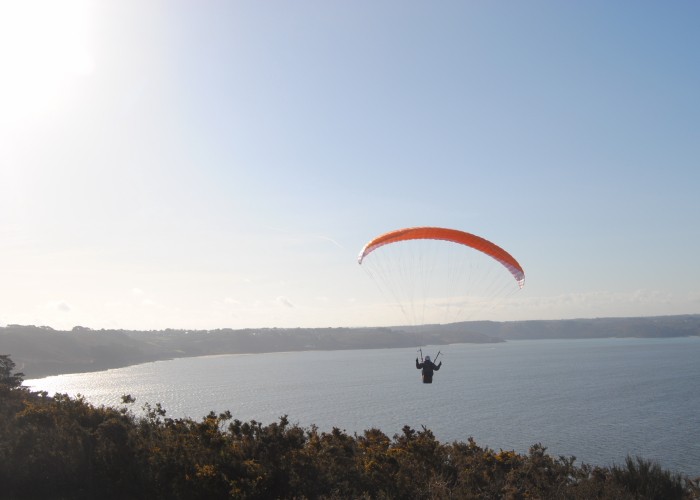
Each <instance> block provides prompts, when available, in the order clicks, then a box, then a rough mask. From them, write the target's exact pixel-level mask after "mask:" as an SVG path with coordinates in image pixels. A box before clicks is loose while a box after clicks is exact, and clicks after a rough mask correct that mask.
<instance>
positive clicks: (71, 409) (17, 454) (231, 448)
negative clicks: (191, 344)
mask: <svg viewBox="0 0 700 500" xmlns="http://www.w3.org/2000/svg"><path fill="white" fill-rule="evenodd" d="M7 361H9V358H8V360H5V363H6V365H5V366H6V367H8V368H9V372H11V371H12V368H13V366H11V363H8V362H7ZM10 386H12V387H14V390H5V391H0V484H1V485H2V490H1V491H2V492H1V496H2V497H3V498H8V499H19V498H22V499H24V498H63V499H83V498H85V499H87V498H101V499H104V500H109V499H121V498H133V499H141V498H143V499H199V498H201V499H218V498H240V499H270V498H290V499H291V498H297V499H341V498H343V499H344V498H357V499H447V498H467V499H469V498H483V499H524V498H538V499H561V498H564V499H590V498H597V499H607V498H610V499H612V498H615V499H653V498H659V499H674V498H678V499H691V498H698V491H699V490H698V481H697V480H694V481H691V480H689V479H688V478H685V477H682V476H680V475H677V474H671V473H669V472H667V471H663V470H662V469H661V468H660V467H659V466H658V465H657V464H654V463H651V462H647V461H644V460H642V459H637V460H636V461H634V460H632V459H629V458H628V460H627V463H626V467H612V468H601V467H591V466H588V465H585V464H583V465H581V466H576V465H575V459H574V457H569V458H565V457H559V458H554V457H552V456H550V455H548V454H547V453H546V448H545V447H543V446H542V445H540V444H536V445H533V446H532V447H531V448H530V450H529V452H528V453H527V454H519V453H516V452H515V451H507V450H500V451H494V450H491V449H489V448H483V447H481V446H478V445H477V444H476V443H475V442H474V440H473V439H471V438H470V439H469V440H468V441H467V442H466V443H463V442H454V443H451V444H445V443H440V442H439V441H437V440H436V439H435V437H434V435H433V433H432V432H431V431H430V430H428V429H426V428H422V429H421V430H415V429H412V428H410V427H404V428H403V430H402V432H401V433H400V434H397V435H395V436H393V438H390V437H388V436H386V435H385V434H384V433H382V432H381V431H380V430H378V429H369V430H366V431H364V433H363V434H361V435H349V434H348V433H347V432H345V431H344V430H341V429H337V428H336V429H333V430H332V431H330V432H320V431H319V430H318V428H316V427H315V426H312V427H311V428H302V427H300V426H298V425H295V424H292V423H290V421H289V419H288V417H287V416H282V417H280V418H279V420H278V421H277V422H275V423H272V424H269V425H263V424H261V423H260V422H256V421H254V420H252V421H250V422H241V421H240V420H237V419H234V418H233V416H232V415H231V413H230V412H224V413H220V414H216V413H214V412H210V413H209V414H208V415H206V416H204V417H203V418H202V419H201V420H199V421H197V420H193V419H189V418H183V419H173V418H169V417H168V415H167V412H166V411H165V409H163V408H162V407H161V405H159V404H156V405H155V406H151V405H150V404H148V403H147V404H145V405H144V406H143V409H144V416H143V417H135V416H134V415H133V414H132V413H131V412H130V411H129V410H127V409H126V408H125V407H122V408H120V409H115V408H108V407H94V406H92V405H90V404H89V403H87V402H86V401H85V400H84V399H83V398H81V397H77V398H70V397H68V396H66V395H61V394H56V395H55V396H53V397H49V396H48V395H47V394H46V393H31V392H29V391H27V390H22V389H21V388H19V389H18V388H17V387H16V386H13V385H12V384H10ZM122 402H123V403H124V404H125V405H126V404H133V403H134V398H132V397H131V396H128V395H125V396H124V397H123V398H122Z"/></svg>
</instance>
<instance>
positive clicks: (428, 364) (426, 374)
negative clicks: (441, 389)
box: [416, 348, 442, 384]
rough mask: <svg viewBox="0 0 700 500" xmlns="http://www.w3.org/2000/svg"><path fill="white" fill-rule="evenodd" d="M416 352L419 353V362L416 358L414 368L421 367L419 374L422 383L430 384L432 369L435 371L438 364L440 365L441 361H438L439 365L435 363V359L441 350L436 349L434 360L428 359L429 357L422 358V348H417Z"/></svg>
mask: <svg viewBox="0 0 700 500" xmlns="http://www.w3.org/2000/svg"><path fill="white" fill-rule="evenodd" d="M418 352H419V353H420V364H419V363H418V359H416V368H422V370H421V375H422V377H423V383H424V384H432V383H433V371H437V370H439V369H440V366H442V362H440V364H439V365H436V364H435V361H437V359H438V357H439V356H440V353H441V351H438V353H437V356H435V359H434V360H432V361H431V360H430V357H428V359H426V360H423V349H422V348H418Z"/></svg>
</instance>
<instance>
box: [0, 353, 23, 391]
mask: <svg viewBox="0 0 700 500" xmlns="http://www.w3.org/2000/svg"><path fill="white" fill-rule="evenodd" d="M14 369H15V362H14V361H12V359H10V356H9V355H8V354H0V387H2V386H4V387H6V388H10V389H13V388H17V387H19V386H21V385H22V381H23V380H24V373H12V372H13V371H14Z"/></svg>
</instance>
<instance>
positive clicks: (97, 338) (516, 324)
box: [0, 315, 700, 378]
mask: <svg viewBox="0 0 700 500" xmlns="http://www.w3.org/2000/svg"><path fill="white" fill-rule="evenodd" d="M695 335H700V315H682V316H661V317H647V318H644V317H641V318H596V319H575V320H553V321H512V322H492V321H478V322H463V323H452V324H448V325H429V326H422V327H393V328H311V329H306V328H292V329H286V328H261V329H245V330H232V329H220V330H197V331H192V330H173V329H168V330H162V331H128V330H91V329H88V328H84V327H79V326H78V327H75V328H73V329H72V330H71V331H59V330H54V329H52V328H49V327H45V326H22V325H8V326H6V327H0V354H8V355H10V356H12V359H13V360H14V361H15V363H16V364H17V369H18V370H19V371H21V372H23V373H24V374H25V377H26V378H39V377H45V376H49V375H56V374H61V373H77V372H87V371H99V370H106V369H109V368H119V367H123V366H129V365H133V364H138V363H145V362H149V361H157V360H163V359H173V358H179V357H188V356H205V355H214V354H239V353H262V352H279V351H302V350H342V349H381V348H399V347H412V346H417V345H444V344H456V343H470V342H479V343H488V342H504V341H508V340H526V339H582V338H604V337H645V338H649V337H683V336H695Z"/></svg>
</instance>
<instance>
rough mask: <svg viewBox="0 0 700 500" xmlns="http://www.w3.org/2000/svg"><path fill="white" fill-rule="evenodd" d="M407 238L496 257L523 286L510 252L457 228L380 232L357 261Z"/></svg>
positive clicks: (523, 282) (516, 262)
mask: <svg viewBox="0 0 700 500" xmlns="http://www.w3.org/2000/svg"><path fill="white" fill-rule="evenodd" d="M408 240H444V241H451V242H453V243H458V244H461V245H466V246H468V247H471V248H473V249H475V250H478V251H480V252H483V253H485V254H486V255H489V256H490V257H493V258H494V259H496V260H497V261H498V262H500V263H501V264H503V265H504V266H505V267H506V268H507V269H508V270H509V271H510V273H511V274H512V275H513V277H514V278H515V280H516V281H517V282H518V286H519V287H520V288H522V287H523V286H525V271H523V268H522V267H521V266H520V264H518V261H517V260H515V258H514V257H513V256H512V255H511V254H509V253H508V252H506V251H505V250H503V249H502V248H501V247H499V246H498V245H496V244H494V243H491V242H490V241H488V240H486V239H484V238H481V237H480V236H476V235H475V234H471V233H466V232H464V231H459V230H457V229H446V228H442V227H410V228H406V229H397V230H396V231H391V232H389V233H385V234H382V235H381V236H378V237H376V238H374V239H373V240H371V241H370V242H369V243H367V244H366V245H365V246H364V248H363V249H362V252H360V256H359V257H358V259H357V261H358V263H359V264H362V260H363V259H364V258H365V257H366V256H367V255H369V254H370V253H371V252H373V251H374V250H376V249H377V248H379V247H381V246H383V245H388V244H390V243H397V242H399V241H408Z"/></svg>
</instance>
